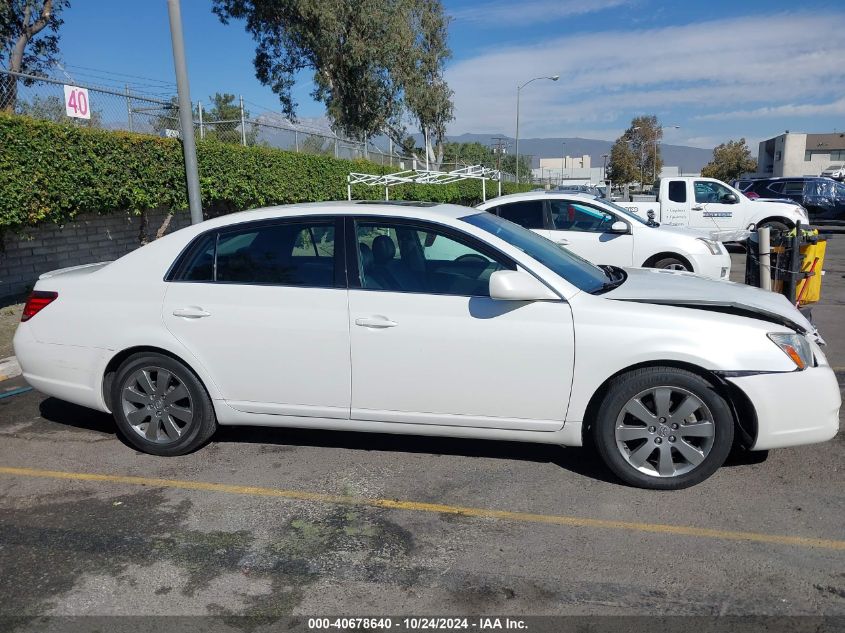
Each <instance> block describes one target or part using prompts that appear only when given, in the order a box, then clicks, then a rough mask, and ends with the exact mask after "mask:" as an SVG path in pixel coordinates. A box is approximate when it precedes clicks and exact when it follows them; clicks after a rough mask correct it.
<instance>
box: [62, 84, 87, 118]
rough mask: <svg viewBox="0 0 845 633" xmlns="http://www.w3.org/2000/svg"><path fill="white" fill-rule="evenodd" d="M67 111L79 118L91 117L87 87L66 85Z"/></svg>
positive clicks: (68, 113)
mask: <svg viewBox="0 0 845 633" xmlns="http://www.w3.org/2000/svg"><path fill="white" fill-rule="evenodd" d="M65 113H66V114H67V115H68V116H72V117H75V118H77V119H90V118H91V110H90V108H89V107H88V89H87V88H77V87H76V86H65Z"/></svg>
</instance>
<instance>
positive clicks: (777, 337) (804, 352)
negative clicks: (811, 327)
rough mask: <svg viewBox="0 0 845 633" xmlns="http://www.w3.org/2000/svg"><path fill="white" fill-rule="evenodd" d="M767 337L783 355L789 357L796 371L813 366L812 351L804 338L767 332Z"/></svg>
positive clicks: (796, 335)
mask: <svg viewBox="0 0 845 633" xmlns="http://www.w3.org/2000/svg"><path fill="white" fill-rule="evenodd" d="M767 336H768V337H769V338H770V339H771V341H772V343H774V344H775V345H777V346H778V347H779V348H780V349H781V351H782V352H783V353H784V354H786V355H787V356H789V358H790V359H791V360H792V362H793V363H795V366H796V367H798V369H806V368H807V367H809V366H810V365H812V364H813V350H812V348H811V347H810V342H809V341H808V340H807V339H806V338H805V337H803V336H801V335H800V334H786V333H783V332H769V334H767Z"/></svg>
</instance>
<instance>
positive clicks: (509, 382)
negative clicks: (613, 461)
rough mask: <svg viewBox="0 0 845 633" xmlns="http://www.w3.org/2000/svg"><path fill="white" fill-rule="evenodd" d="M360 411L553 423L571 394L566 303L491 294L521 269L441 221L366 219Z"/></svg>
mask: <svg viewBox="0 0 845 633" xmlns="http://www.w3.org/2000/svg"><path fill="white" fill-rule="evenodd" d="M349 238H350V240H354V242H353V243H352V244H350V248H349V251H350V253H353V252H354V253H356V254H357V258H355V257H352V258H351V259H350V260H349V261H350V265H349V268H350V292H349V310H350V323H349V329H350V330H351V340H352V418H353V419H358V420H371V421H384V422H405V423H422V424H435V425H444V426H474V427H484V428H499V429H519V430H533V431H553V430H557V429H560V428H561V427H562V425H563V421H564V417H565V415H566V407H567V403H568V402H569V390H570V384H571V380H572V366H573V362H574V335H573V324H572V314H571V311H570V308H569V305H568V304H567V303H565V302H564V301H562V300H561V301H549V302H544V301H538V302H511V301H497V300H494V299H491V298H490V296H489V292H488V284H489V279H490V275H491V274H492V273H493V272H494V271H496V270H500V269H503V268H505V269H514V268H515V267H516V265H515V264H514V263H513V262H512V261H511V260H510V259H509V258H507V257H506V256H504V255H501V254H500V253H498V252H497V251H493V250H491V249H490V248H489V247H488V246H486V245H485V244H483V243H482V242H479V241H477V240H475V238H472V237H471V236H468V235H466V234H463V233H462V232H459V231H456V230H454V229H451V228H448V227H443V226H442V225H438V224H431V223H426V222H417V221H410V220H400V219H388V218H377V219H366V218H359V219H358V220H356V221H355V222H354V228H352V229H351V230H350V232H349Z"/></svg>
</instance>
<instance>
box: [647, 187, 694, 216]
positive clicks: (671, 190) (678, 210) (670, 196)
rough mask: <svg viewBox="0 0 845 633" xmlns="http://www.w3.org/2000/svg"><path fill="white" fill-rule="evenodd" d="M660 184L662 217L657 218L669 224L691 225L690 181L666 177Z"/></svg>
mask: <svg viewBox="0 0 845 633" xmlns="http://www.w3.org/2000/svg"><path fill="white" fill-rule="evenodd" d="M664 182H665V183H666V185H665V189H664V186H663V183H664ZM660 185H661V186H660V199H659V202H660V217H659V218H655V220H657V221H658V222H660V224H665V225H667V226H689V225H690V207H691V206H692V203H691V201H692V192H691V191H688V190H687V187H688V186H689V183H688V181H686V180H673V179H666V180H661V182H660Z"/></svg>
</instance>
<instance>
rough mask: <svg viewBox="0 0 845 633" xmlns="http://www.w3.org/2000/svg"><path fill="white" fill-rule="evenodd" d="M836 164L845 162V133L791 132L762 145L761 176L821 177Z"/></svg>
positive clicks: (758, 166)
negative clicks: (820, 175) (824, 171)
mask: <svg viewBox="0 0 845 633" xmlns="http://www.w3.org/2000/svg"><path fill="white" fill-rule="evenodd" d="M833 163H845V133H843V132H832V133H829V134H799V133H795V132H789V131H788V130H787V132H786V133H784V134H781V135H780V136H775V137H774V138H770V139H768V140H765V141H761V142H760V149H759V151H758V154H757V174H756V175H757V176H760V177H767V176H818V175H819V174H821V173H822V171H823V170H824V169H825V168H827V167H828V166H829V165H831V164H833Z"/></svg>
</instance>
